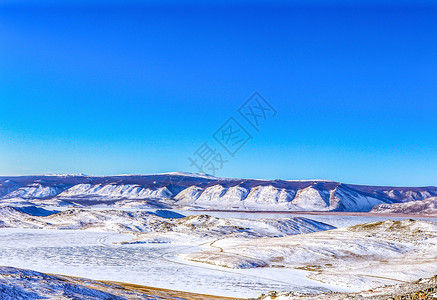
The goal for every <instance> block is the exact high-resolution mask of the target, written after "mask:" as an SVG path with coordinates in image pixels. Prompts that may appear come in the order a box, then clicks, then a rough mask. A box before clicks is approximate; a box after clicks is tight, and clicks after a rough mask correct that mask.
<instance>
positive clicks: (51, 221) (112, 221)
mask: <svg viewBox="0 0 437 300" xmlns="http://www.w3.org/2000/svg"><path fill="white" fill-rule="evenodd" d="M1 227H12V228H35V229H36V228H38V229H61V230H68V229H70V230H72V229H86V230H97V231H102V230H103V231H112V232H122V233H136V234H137V233H146V234H147V233H160V237H163V235H162V234H165V233H170V234H175V233H176V234H178V235H181V236H186V237H188V236H191V237H193V236H195V237H201V238H205V237H214V238H222V237H223V236H225V235H232V236H241V237H266V236H270V237H278V236H286V235H295V234H301V233H310V232H317V231H322V230H330V229H334V228H335V227H333V226H331V225H328V224H325V223H321V222H317V221H313V220H310V219H307V218H301V217H295V218H282V219H258V220H249V219H236V218H230V219H225V218H217V217H212V216H209V215H197V216H188V217H185V216H183V215H181V214H178V213H175V212H171V211H165V210H157V211H155V212H149V211H123V210H101V211H96V210H90V209H69V210H65V211H62V212H57V211H48V210H44V209H41V208H35V207H10V206H5V207H0V228H1ZM143 237H144V238H148V236H147V235H146V236H143Z"/></svg>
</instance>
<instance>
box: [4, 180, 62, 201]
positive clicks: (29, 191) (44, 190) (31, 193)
mask: <svg viewBox="0 0 437 300" xmlns="http://www.w3.org/2000/svg"><path fill="white" fill-rule="evenodd" d="M63 190H64V188H63V187H56V186H44V185H42V184H40V183H36V182H35V183H33V184H30V185H27V186H24V187H20V188H17V189H16V190H14V191H12V192H10V193H8V194H7V197H8V198H23V199H35V198H36V199H39V198H48V197H53V196H56V195H58V194H59V193H61V192H62V191H63Z"/></svg>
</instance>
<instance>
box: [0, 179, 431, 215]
mask: <svg viewBox="0 0 437 300" xmlns="http://www.w3.org/2000/svg"><path fill="white" fill-rule="evenodd" d="M436 196H437V187H434V186H429V187H392V186H387V187H386V186H370V185H356V184H347V183H341V182H337V181H330V180H296V181H295V180H279V179H276V180H263V179H240V178H219V177H213V176H211V175H207V174H196V173H181V172H172V173H162V174H151V175H128V174H126V175H114V176H87V175H83V174H79V175H72V174H68V175H28V176H0V204H2V203H3V204H5V203H6V204H8V203H11V202H13V203H15V204H16V203H20V201H23V202H24V201H27V202H31V203H34V204H38V205H44V204H47V205H48V204H56V203H60V202H63V203H64V204H65V205H82V206H92V205H96V204H107V205H118V206H121V207H123V206H130V207H139V206H147V205H149V206H157V207H162V208H188V209H210V210H211V209H212V210H214V209H217V210H221V209H231V210H255V211H259V210H263V211H264V210H268V211H269V210H270V211H272V210H275V211H370V210H371V209H372V208H373V207H375V206H376V205H381V204H383V205H384V204H393V203H403V202H410V201H420V200H425V199H428V198H431V197H436Z"/></svg>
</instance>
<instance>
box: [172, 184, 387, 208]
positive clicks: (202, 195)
mask: <svg viewBox="0 0 437 300" xmlns="http://www.w3.org/2000/svg"><path fill="white" fill-rule="evenodd" d="M175 200H177V202H176V203H175V205H178V206H195V207H202V208H205V209H221V210H265V211H275V210H276V211H281V210H289V211H369V210H370V209H372V207H373V206H375V205H378V204H383V203H392V202H391V201H390V200H387V199H381V198H378V197H374V196H371V195H367V194H365V193H360V192H358V191H356V190H353V189H351V188H348V187H346V186H343V185H341V184H339V185H337V186H335V187H334V188H333V189H323V188H322V189H321V188H320V187H318V186H317V184H316V185H311V186H309V187H306V188H303V189H285V188H277V187H275V186H273V185H259V186H254V187H252V188H245V187H242V186H233V187H226V186H223V185H220V184H218V185H213V186H210V187H207V188H204V189H202V188H200V187H198V186H190V187H188V188H186V189H185V190H183V191H182V192H180V193H179V194H178V195H176V197H175Z"/></svg>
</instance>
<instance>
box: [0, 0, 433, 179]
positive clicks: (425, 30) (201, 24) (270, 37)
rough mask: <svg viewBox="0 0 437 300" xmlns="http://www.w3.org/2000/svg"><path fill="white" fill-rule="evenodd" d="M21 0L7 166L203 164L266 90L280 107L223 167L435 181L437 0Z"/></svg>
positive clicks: (12, 54)
mask: <svg viewBox="0 0 437 300" xmlns="http://www.w3.org/2000/svg"><path fill="white" fill-rule="evenodd" d="M20 3H21V4H13V3H12V1H11V2H9V1H1V2H0V105H1V106H0V175H20V174H42V173H86V174H93V175H109V174H120V173H135V174H147V173H156V172H168V171H190V172H196V171H197V170H196V169H195V168H193V167H190V166H189V161H188V159H187V157H188V156H190V155H192V153H193V152H194V151H196V149H197V148H198V147H199V146H200V145H201V144H202V143H203V142H204V141H208V142H209V143H210V144H211V145H212V146H214V147H216V148H217V150H220V146H219V145H218V144H217V143H215V142H214V139H213V138H212V135H213V133H214V132H215V131H216V130H217V129H218V128H219V127H220V126H221V125H222V124H223V123H224V122H225V121H226V120H227V119H228V118H229V117H231V116H234V117H236V118H237V119H238V120H239V121H241V122H242V124H243V125H247V124H244V120H243V119H241V118H240V116H239V115H238V112H237V109H238V108H239V106H240V105H241V104H242V103H243V102H244V101H245V100H246V99H247V98H248V97H249V96H250V95H251V94H252V93H253V92H254V91H259V92H260V94H261V95H263V96H264V97H265V98H266V99H267V100H268V101H269V102H270V103H271V105H272V106H273V107H274V108H275V109H276V110H277V115H276V116H275V117H274V118H270V119H268V120H266V121H265V122H264V123H263V124H262V126H260V131H259V132H257V131H255V130H253V128H250V127H249V126H248V127H247V130H249V131H250V133H251V134H252V135H253V139H252V140H250V141H249V142H248V143H247V144H246V145H244V147H242V148H241V150H240V151H239V152H238V153H237V154H236V155H235V157H230V156H229V155H228V156H226V154H225V152H224V151H223V155H224V156H226V157H225V158H226V159H227V160H229V161H228V162H227V163H226V164H225V165H224V166H223V169H222V170H220V171H218V172H217V174H216V175H219V176H226V177H248V178H268V179H276V178H281V179H314V178H323V179H331V180H337V181H342V182H347V183H359V184H378V185H409V186H425V185H437V134H436V129H437V123H436V112H437V101H436V99H437V88H436V87H437V38H436V37H437V21H436V20H437V6H435V5H434V4H432V2H426V1H422V2H416V3H414V2H408V1H403V2H393V3H392V2H390V1H386V2H377V1H372V2H360V1H355V2H346V1H336V2H335V4H332V3H331V4H327V3H328V2H327V1H318V2H315V1H313V2H311V3H310V4H308V3H306V4H302V3H303V2H298V1H295V2H293V3H291V4H290V2H289V3H288V4H286V2H281V1H276V2H274V3H273V4H268V2H262V1H258V2H257V5H254V6H249V5H248V4H247V3H246V2H245V1H239V2H238V5H235V4H233V5H230V4H228V3H227V2H226V1H217V2H215V3H213V4H208V5H207V4H201V3H200V2H196V1H191V2H190V3H188V4H181V3H178V2H176V1H166V2H165V4H162V3H160V4H157V3H156V2H155V3H153V4H150V3H151V2H150V3H149V4H144V3H142V4H141V3H140V2H139V1H137V2H136V3H134V4H132V2H131V4H130V5H127V4H122V3H121V2H117V1H112V2H110V4H102V2H101V1H100V2H99V1H94V2H89V1H80V3H81V4H80V5H78V4H75V3H74V2H73V1H65V2H61V4H59V2H58V4H57V5H53V4H52V3H51V2H50V1H40V2H38V1H37V2H32V3H30V2H29V1H24V0H23V1H21V2H20ZM35 3H36V4H35ZM37 4H39V5H37ZM64 4H65V5H64Z"/></svg>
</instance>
